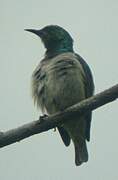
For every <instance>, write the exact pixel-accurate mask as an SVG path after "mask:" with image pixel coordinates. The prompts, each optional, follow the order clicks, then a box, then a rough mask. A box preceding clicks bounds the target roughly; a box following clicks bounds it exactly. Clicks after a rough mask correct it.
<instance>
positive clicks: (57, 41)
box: [25, 25, 73, 52]
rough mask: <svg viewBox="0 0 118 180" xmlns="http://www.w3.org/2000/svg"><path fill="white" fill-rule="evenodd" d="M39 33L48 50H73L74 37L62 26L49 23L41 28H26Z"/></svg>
mask: <svg viewBox="0 0 118 180" xmlns="http://www.w3.org/2000/svg"><path fill="white" fill-rule="evenodd" d="M25 30H26V31H29V32H32V33H34V34H36V35H38V36H39V37H40V38H41V40H42V42H43V44H44V46H45V48H46V49H47V52H54V51H57V52H67V51H69V52H72V51H73V39H72V37H71V36H70V34H69V33H68V32H67V31H66V30H65V29H63V28H62V27H60V26H57V25H49V26H46V27H44V28H42V29H40V30H35V29H25Z"/></svg>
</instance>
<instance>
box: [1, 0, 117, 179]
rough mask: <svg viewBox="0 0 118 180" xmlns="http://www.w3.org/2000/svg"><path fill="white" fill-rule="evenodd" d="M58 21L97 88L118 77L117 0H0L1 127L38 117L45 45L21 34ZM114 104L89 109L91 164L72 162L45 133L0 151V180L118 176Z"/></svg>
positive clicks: (69, 151)
mask: <svg viewBox="0 0 118 180" xmlns="http://www.w3.org/2000/svg"><path fill="white" fill-rule="evenodd" d="M49 24H58V25H60V26H62V27H64V28H65V29H66V30H68V31H69V32H70V34H71V35H72V37H73V39H74V49H75V51H76V52H77V53H79V54H80V55H81V56H82V57H83V58H84V59H86V61H87V63H88V64H89V66H90V67H91V69H92V72H93V75H94V81H95V86H96V91H95V92H96V93H97V92H100V91H102V90H104V89H106V88H108V87H110V86H113V85H115V84H117V81H118V1H117V0H99V1H98V0H58V1H57V0H43V1H41V0H29V1H28V0H25V1H23V0H20V1H16V0H10V1H8V0H6V1H4V0H0V49H1V51H0V84H1V88H0V130H8V129H11V128H15V127H17V126H19V125H22V124H24V123H28V122H30V121H33V120H36V119H38V117H39V115H40V112H39V111H37V109H36V107H34V105H33V101H32V99H31V91H30V77H31V74H32V71H33V70H34V68H35V67H36V65H37V64H38V63H39V61H40V59H41V58H42V57H43V54H44V52H45V49H44V47H43V45H42V43H41V41H40V39H39V38H38V37H36V36H35V35H33V34H30V33H27V32H25V31H24V29H25V28H37V29H40V28H42V27H44V26H45V25H49ZM117 138H118V102H117V101H114V102H113V103H110V104H108V105H106V106H104V107H101V108H99V109H98V110H96V111H95V112H94V113H93V119H92V129H91V141H90V143H88V151H89V161H88V163H86V164H83V165H82V166H80V167H76V166H75V164H74V149H73V145H72V144H71V146H70V147H69V148H66V147H65V146H64V145H63V143H62V141H61V138H60V137H59V134H58V132H53V130H50V131H48V132H46V133H42V134H39V135H35V136H33V137H31V138H28V139H25V140H23V141H21V142H20V143H16V144H13V145H10V146H7V147H5V148H2V149H1V150H0V179H1V180H8V179H12V180H16V179H17V180H60V179H61V180H65V179H67V180H72V179H81V180H106V179H107V180H116V179H118V163H117V162H118V140H117Z"/></svg>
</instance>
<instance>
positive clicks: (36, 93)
mask: <svg viewBox="0 0 118 180" xmlns="http://www.w3.org/2000/svg"><path fill="white" fill-rule="evenodd" d="M74 66H75V67H76V66H79V70H80V71H81V74H82V76H83V79H84V71H83V68H82V66H81V64H80V63H79V61H78V60H77V56H76V55H75V54H74V53H63V54H60V55H57V56H55V57H53V58H51V59H46V58H45V59H43V60H42V61H41V62H40V64H39V65H38V66H37V68H36V69H35V70H34V72H33V75H32V97H33V99H34V102H35V103H36V104H37V106H39V107H40V108H41V110H42V111H45V98H46V94H45V90H46V86H47V84H48V83H49V82H48V83H47V79H48V81H49V79H50V78H52V77H51V75H52V74H53V72H55V71H56V72H58V76H59V75H60V77H63V75H64V73H65V72H66V69H69V68H71V67H74ZM60 68H61V69H60ZM60 70H61V71H60ZM59 73H60V74H59ZM50 74H51V75H50ZM53 77H54V76H53Z"/></svg>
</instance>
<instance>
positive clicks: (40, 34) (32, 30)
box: [24, 29, 42, 37]
mask: <svg viewBox="0 0 118 180" xmlns="http://www.w3.org/2000/svg"><path fill="white" fill-rule="evenodd" d="M24 30H25V31H28V32H31V33H34V34H36V35H37V36H39V37H42V31H41V30H36V29H24Z"/></svg>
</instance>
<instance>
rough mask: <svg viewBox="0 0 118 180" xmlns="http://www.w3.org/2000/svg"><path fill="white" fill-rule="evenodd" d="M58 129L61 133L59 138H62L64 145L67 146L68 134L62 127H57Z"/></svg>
mask: <svg viewBox="0 0 118 180" xmlns="http://www.w3.org/2000/svg"><path fill="white" fill-rule="evenodd" d="M58 131H59V133H60V135H61V138H62V140H63V142H64V144H65V146H69V144H70V136H69V134H68V133H67V131H66V130H65V129H64V128H63V127H58Z"/></svg>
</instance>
